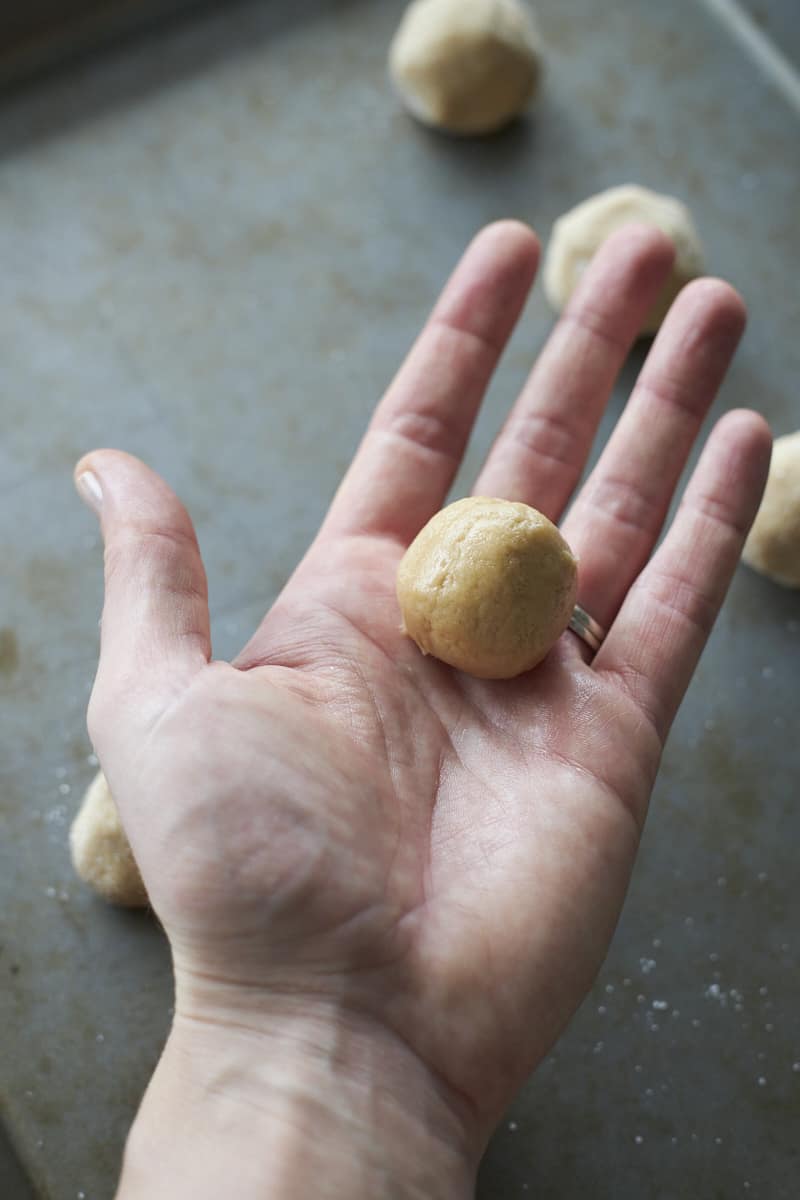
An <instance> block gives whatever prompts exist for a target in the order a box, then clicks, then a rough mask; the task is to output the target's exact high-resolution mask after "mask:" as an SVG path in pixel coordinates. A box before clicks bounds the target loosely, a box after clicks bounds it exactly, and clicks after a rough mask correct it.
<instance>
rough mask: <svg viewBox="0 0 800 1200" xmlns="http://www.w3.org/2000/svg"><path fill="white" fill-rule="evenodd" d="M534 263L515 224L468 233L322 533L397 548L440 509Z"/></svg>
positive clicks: (535, 249)
mask: <svg viewBox="0 0 800 1200" xmlns="http://www.w3.org/2000/svg"><path fill="white" fill-rule="evenodd" d="M538 260H539V243H538V240H537V238H536V235H535V234H534V233H533V231H532V230H531V229H529V228H528V227H527V226H526V225H523V224H521V223H520V222H518V221H499V222H497V223H496V224H494V225H489V226H487V227H486V228H485V229H483V230H482V231H481V232H480V233H479V234H478V235H477V237H476V238H475V239H474V241H473V242H472V243H471V245H470V246H469V247H468V249H467V251H466V252H465V254H464V256H463V258H462V259H461V261H460V263H459V264H458V266H457V267H456V269H455V271H454V272H453V274H452V276H451V277H450V280H449V282H448V283H447V285H446V287H445V289H444V291H443V292H442V295H441V296H440V298H439V300H438V302H437V304H436V306H435V307H434V309H433V312H432V313H431V315H430V317H429V318H428V321H427V323H426V325H425V328H424V329H423V331H422V333H421V334H420V336H419V338H418V339H417V341H416V343H415V345H414V346H413V348H412V350H411V352H410V354H409V355H408V358H407V359H406V361H405V362H404V363H403V365H402V367H401V368H400V371H399V372H398V374H397V376H396V377H395V379H394V381H393V383H392V384H391V385H390V387H389V390H388V391H387V393H386V395H385V396H384V398H383V400H382V401H381V403H380V404H379V405H378V407H377V409H376V411H375V415H374V416H373V418H372V421H371V422H370V426H369V429H368V430H367V433H366V434H365V436H364V440H363V441H362V443H361V445H360V447H359V449H358V451H357V453H356V456H355V458H354V460H353V463H352V465H351V467H350V470H349V471H348V472H347V475H346V476H345V478H344V481H343V483H342V485H341V487H340V488H339V491H338V492H337V494H336V496H335V497H334V500H333V504H332V505H331V509H330V512H329V514H328V517H327V519H326V521H325V523H324V525H323V527H322V533H323V535H326V534H330V533H337V534H339V533H345V534H348V533H356V534H363V533H367V534H376V535H385V536H389V537H394V538H396V539H397V540H398V541H399V542H400V543H401V544H403V545H406V544H407V543H408V542H410V541H411V540H412V539H413V538H414V537H415V536H416V535H417V533H418V532H419V530H420V529H421V528H422V526H423V525H424V524H425V523H426V521H428V520H429V519H430V518H431V517H432V516H433V514H434V513H435V512H437V511H438V509H439V508H441V506H442V504H443V502H444V500H445V497H446V495H447V492H448V490H449V488H450V485H451V483H452V482H453V478H454V476H455V473H456V471H457V470H458V466H459V464H460V462H461V457H462V455H463V453H464V449H465V447H466V443H467V439H468V437H469V434H470V431H471V430H472V425H473V423H474V421H475V417H476V415H477V412H478V408H479V406H480V403H481V400H482V399H483V395H484V392H485V391H486V387H487V385H488V383H489V380H490V378H491V376H492V373H493V371H494V369H495V367H496V365H497V361H498V359H499V357H500V355H501V353H502V351H503V349H504V348H505V344H506V342H507V341H508V338H509V337H510V335H511V332H512V330H513V329H514V326H515V325H516V322H517V318H518V316H519V314H520V312H521V311H522V306H523V305H524V303H525V299H526V297H527V295H528V291H529V289H530V286H531V283H532V281H533V277H534V274H535V272H536V266H537V264H538Z"/></svg>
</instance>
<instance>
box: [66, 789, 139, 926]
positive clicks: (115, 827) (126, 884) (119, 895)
mask: <svg viewBox="0 0 800 1200" xmlns="http://www.w3.org/2000/svg"><path fill="white" fill-rule="evenodd" d="M69 845H70V851H71V853H72V865H73V866H74V868H75V870H76V871H77V873H78V875H79V876H80V877H81V879H82V880H83V881H84V882H85V883H88V884H89V886H90V887H92V888H94V890H95V891H96V892H97V894H98V895H100V896H102V897H103V899H104V900H108V901H109V902H110V903H111V904H120V905H122V906H123V907H125V908H144V907H146V905H147V892H146V891H145V886H144V883H143V882H142V877H141V875H140V874H139V868H138V867H137V865H136V860H135V858H134V857H133V851H132V850H131V848H130V844H129V842H128V838H127V836H126V834H125V830H124V829H123V828H122V822H121V821H120V818H119V812H118V810H117V806H116V804H115V803H114V797H113V796H112V795H111V792H110V790H109V787H108V783H107V782H106V777H105V775H104V774H103V772H102V771H99V772H98V773H97V775H96V776H95V778H94V779H93V780H92V782H91V784H90V785H89V787H88V789H87V792H86V795H85V796H84V798H83V803H82V805H81V808H80V811H79V813H78V815H77V817H76V818H75V820H74V821H73V822H72V828H71V829H70V833H69Z"/></svg>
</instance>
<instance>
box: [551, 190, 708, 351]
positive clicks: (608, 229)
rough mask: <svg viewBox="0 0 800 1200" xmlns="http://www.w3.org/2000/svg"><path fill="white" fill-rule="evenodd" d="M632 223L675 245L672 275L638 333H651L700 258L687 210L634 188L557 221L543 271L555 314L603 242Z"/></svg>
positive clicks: (699, 268) (601, 197)
mask: <svg viewBox="0 0 800 1200" xmlns="http://www.w3.org/2000/svg"><path fill="white" fill-rule="evenodd" d="M635 221H638V222H641V223H643V224H645V225H654V226H655V228H656V229H660V230H661V231H662V232H663V233H666V234H667V236H668V237H670V238H671V239H672V241H673V243H674V245H675V264H674V266H673V268H672V273H671V274H670V277H669V279H668V280H667V282H666V283H665V284H664V287H663V289H662V291H661V294H660V295H659V297H658V299H657V300H656V302H655V304H654V305H653V307H652V309H651V310H650V312H649V313H648V315H647V318H646V319H645V322H644V324H643V326H642V329H641V333H642V334H649V333H655V331H656V330H657V329H658V327H659V325H660V324H661V322H662V321H663V320H664V317H665V316H666V315H667V310H668V309H669V306H670V305H671V304H672V301H673V300H674V299H675V297H676V296H677V294H678V292H679V291H680V290H681V288H682V287H683V286H684V285H685V284H687V283H688V282H689V281H690V280H691V279H696V278H697V276H698V275H702V273H703V271H704V269H705V263H704V258H705V256H704V253H703V247H702V245H701V243H700V238H699V236H698V233H697V230H696V229H695V227H694V223H693V221H692V217H691V214H690V212H689V210H688V208H687V207H686V205H685V204H682V203H681V201H680V200H676V199H675V197H674V196H663V195H660V194H659V193H658V192H651V191H650V190H649V189H648V188H643V187H639V186H638V185H637V184H634V183H625V184H623V185H622V186H621V187H613V188H609V189H608V191H605V192H598V194H597V195H596V196H591V197H590V198H589V199H588V200H584V201H583V203H582V204H578V205H577V206H576V207H575V208H571V209H570V210H569V212H567V213H564V215H563V217H559V219H558V220H557V221H556V223H555V225H554V226H553V232H552V235H551V237H550V244H549V246H548V247H547V256H546V258H545V264H544V272H543V283H544V290H545V295H546V296H547V299H548V300H549V301H550V304H551V305H552V307H553V308H554V309H555V310H556V312H561V310H562V309H563V308H565V307H566V304H567V301H568V300H569V298H570V296H571V295H572V293H573V292H574V291H575V288H576V287H577V285H578V280H579V279H580V277H581V275H582V273H583V271H584V270H585V269H586V267H587V266H588V265H589V262H590V260H591V259H592V258H593V256H594V254H595V252H596V251H597V250H599V248H600V246H601V245H602V243H603V242H604V241H605V240H606V238H607V237H608V236H609V235H610V234H612V233H614V231H615V230H617V229H620V228H621V227H622V226H623V225H629V224H631V223H632V222H635Z"/></svg>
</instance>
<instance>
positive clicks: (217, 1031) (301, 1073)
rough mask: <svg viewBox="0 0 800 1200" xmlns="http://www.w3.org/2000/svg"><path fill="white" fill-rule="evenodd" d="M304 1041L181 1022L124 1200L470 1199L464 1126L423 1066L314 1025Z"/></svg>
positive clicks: (129, 1159)
mask: <svg viewBox="0 0 800 1200" xmlns="http://www.w3.org/2000/svg"><path fill="white" fill-rule="evenodd" d="M297 1034H298V1030H297V1028H296V1026H295V1027H293V1029H292V1031H291V1034H290V1035H289V1036H287V1037H285V1038H284V1037H282V1036H280V1035H277V1034H276V1036H275V1037H269V1038H266V1039H265V1038H264V1036H263V1034H261V1033H260V1032H255V1031H251V1030H248V1029H242V1028H237V1029H233V1030H231V1029H229V1028H220V1027H213V1026H212V1027H202V1026H196V1025H195V1024H194V1023H193V1022H186V1021H181V1020H180V1019H179V1020H178V1021H176V1025H175V1027H174V1028H173V1031H172V1033H171V1035H170V1038H169V1041H168V1043H167V1046H166V1048H165V1050H164V1054H163V1056H162V1059H161V1061H160V1063H159V1065H158V1068H157V1069H156V1072H155V1074H154V1076H153V1079H152V1081H151V1084H150V1086H149V1088H148V1090H147V1093H146V1095H145V1098H144V1101H143V1103H142V1107H141V1109H140V1112H139V1115H138V1116H137V1118H136V1121H135V1123H134V1126H133V1129H132V1131H131V1134H130V1137H129V1140H128V1145H127V1148H126V1152H125V1160H124V1166H123V1173H122V1179H121V1182H120V1187H119V1192H118V1197H117V1200H145V1198H146V1200H159V1198H160V1197H162V1196H163V1197H164V1198H165V1200H166V1198H167V1197H168V1198H169V1200H183V1198H184V1197H186V1198H187V1200H189V1198H191V1200H205V1198H206V1197H208V1200H212V1198H213V1200H219V1197H220V1196H231V1197H235V1198H236V1200H266V1198H267V1197H269V1198H276V1200H277V1198H280V1200H294V1198H295V1197H297V1198H298V1200H299V1198H300V1197H302V1198H303V1200H307V1197H308V1196H312V1195H313V1196H315V1197H318V1198H319V1200H328V1198H329V1200H334V1198H337V1200H339V1198H342V1200H345V1198H346V1200H360V1198H361V1197H364V1198H367V1197H369V1200H383V1198H386V1200H389V1198H391V1200H467V1198H468V1197H469V1196H471V1195H472V1193H473V1190H474V1162H470V1161H469V1160H470V1157H471V1156H470V1155H469V1154H467V1153H466V1152H465V1148H464V1146H463V1144H462V1142H463V1130H462V1128H461V1126H460V1122H459V1121H458V1120H457V1118H455V1117H454V1116H453V1114H452V1113H451V1111H450V1109H449V1106H448V1105H447V1103H445V1102H443V1100H442V1097H441V1096H440V1095H439V1094H438V1092H437V1088H436V1086H435V1085H434V1084H433V1083H432V1082H431V1080H430V1078H429V1076H428V1075H427V1072H426V1071H425V1069H424V1068H423V1067H422V1066H421V1064H418V1065H414V1064H413V1063H412V1064H410V1063H409V1059H408V1057H407V1052H406V1051H405V1050H403V1049H402V1048H399V1047H395V1046H393V1045H392V1044H387V1042H386V1040H385V1037H384V1036H383V1035H379V1036H378V1038H377V1040H375V1041H372V1040H371V1039H370V1038H369V1037H367V1036H366V1035H364V1034H363V1033H355V1032H354V1031H352V1030H349V1029H348V1030H342V1028H333V1027H329V1026H327V1025H325V1024H322V1023H320V1022H317V1021H314V1022H311V1023H309V1024H307V1025H306V1026H305V1027H304V1028H303V1029H302V1031H301V1036H300V1038H299V1039H298V1036H297ZM415 1062H416V1060H415Z"/></svg>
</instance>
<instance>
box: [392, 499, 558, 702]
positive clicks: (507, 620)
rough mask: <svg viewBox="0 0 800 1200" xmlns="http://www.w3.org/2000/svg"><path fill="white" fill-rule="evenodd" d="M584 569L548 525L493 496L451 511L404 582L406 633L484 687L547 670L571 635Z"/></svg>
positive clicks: (421, 537)
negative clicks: (543, 666) (546, 661)
mask: <svg viewBox="0 0 800 1200" xmlns="http://www.w3.org/2000/svg"><path fill="white" fill-rule="evenodd" d="M576 572H577V563H576V561H575V559H574V558H573V556H572V553H571V551H570V548H569V546H568V545H567V543H566V542H565V541H564V539H563V537H562V536H561V534H560V533H559V532H558V530H557V529H556V527H555V525H553V524H552V522H550V521H548V519H547V517H544V516H542V514H541V513H540V512H537V511H536V509H535V508H530V507H529V506H528V505H527V504H516V503H512V502H511V501H509V500H492V499H489V498H487V497H485V496H476V497H471V498H469V499H467V500H457V501H456V502H455V504H450V505H448V506H447V508H443V509H442V510H441V512H438V513H437V514H436V516H435V517H433V518H432V519H431V520H430V521H429V522H428V524H427V525H426V526H425V528H424V529H423V530H422V531H421V532H420V533H419V534H418V535H417V537H416V538H415V539H414V541H413V542H412V543H411V545H410V546H409V548H408V550H407V551H406V553H405V555H404V557H403V560H402V562H401V563H400V568H399V570H398V574H397V597H398V600H399V601H400V609H401V612H402V614H403V625H404V631H405V632H406V633H407V634H409V636H410V637H412V638H413V639H414V641H415V642H416V643H417V645H418V646H419V648H420V650H422V652H423V654H432V655H434V656H435V657H436V658H439V659H441V660H442V661H443V662H446V663H449V664H450V666H452V667H456V668H458V670H460V671H466V672H467V673H468V674H469V675H477V676H478V677H479V678H482V679H510V678H512V677H513V676H514V675H520V674H521V673H522V672H523V671H529V670H530V669H531V667H535V666H536V664H537V663H539V662H541V661H542V659H543V658H544V656H545V655H546V654H547V652H548V650H550V648H551V647H552V646H553V644H554V643H555V642H556V640H557V639H558V638H559V637H560V636H561V634H562V633H563V632H564V630H565V629H566V627H567V624H568V622H569V619H570V616H571V614H572V609H573V606H574V604H575V593H576V590H577V578H576Z"/></svg>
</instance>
